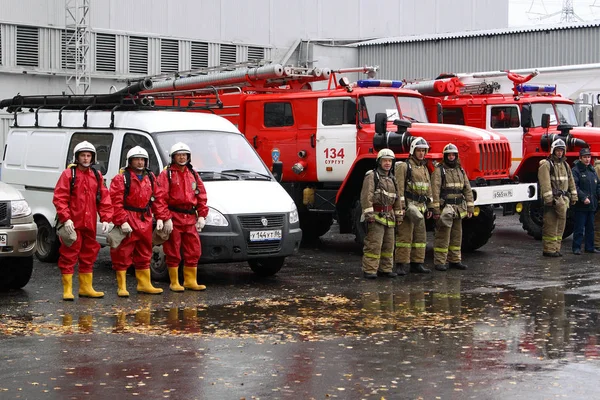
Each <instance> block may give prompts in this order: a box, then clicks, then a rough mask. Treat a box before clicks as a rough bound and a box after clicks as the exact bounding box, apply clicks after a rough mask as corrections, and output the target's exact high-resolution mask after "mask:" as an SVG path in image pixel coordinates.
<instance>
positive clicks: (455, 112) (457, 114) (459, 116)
mask: <svg viewBox="0 0 600 400" xmlns="http://www.w3.org/2000/svg"><path fill="white" fill-rule="evenodd" d="M442 115H443V118H444V123H445V124H454V125H464V124H465V117H464V115H463V110H462V108H445V107H444V109H443V110H442Z"/></svg>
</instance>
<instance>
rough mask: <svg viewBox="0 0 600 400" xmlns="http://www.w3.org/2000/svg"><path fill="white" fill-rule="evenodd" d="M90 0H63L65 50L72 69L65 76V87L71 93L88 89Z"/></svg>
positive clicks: (83, 92)
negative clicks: (71, 72)
mask: <svg viewBox="0 0 600 400" xmlns="http://www.w3.org/2000/svg"><path fill="white" fill-rule="evenodd" d="M89 15H90V0H65V28H66V29H65V35H66V38H65V40H64V42H63V43H64V46H65V51H64V53H63V57H66V59H67V62H68V63H70V64H71V65H70V66H71V67H74V68H73V69H71V68H69V71H74V73H73V74H71V75H68V76H67V88H68V90H69V92H70V93H71V94H87V93H88V91H89V90H90V84H91V76H90V70H91V68H90V37H91V33H90V23H89Z"/></svg>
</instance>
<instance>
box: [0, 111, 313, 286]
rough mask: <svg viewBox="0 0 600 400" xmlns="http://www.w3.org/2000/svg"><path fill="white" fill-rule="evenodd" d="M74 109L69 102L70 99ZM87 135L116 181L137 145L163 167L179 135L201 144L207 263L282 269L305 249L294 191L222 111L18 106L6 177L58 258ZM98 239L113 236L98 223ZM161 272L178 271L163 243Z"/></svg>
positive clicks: (157, 274) (45, 249) (42, 252)
mask: <svg viewBox="0 0 600 400" xmlns="http://www.w3.org/2000/svg"><path fill="white" fill-rule="evenodd" d="M65 108H66V107H65ZM83 140H87V141H89V142H91V143H93V144H94V146H96V151H97V165H96V168H97V169H98V170H99V171H101V172H102V174H103V175H104V176H105V178H106V185H107V186H108V187H110V180H111V179H112V178H113V177H114V176H115V175H117V174H118V173H119V169H120V168H121V167H123V166H124V165H125V164H126V159H125V158H126V154H127V151H129V149H131V148H132V147H133V146H142V147H143V148H144V149H146V150H147V151H148V154H149V158H150V166H149V168H150V169H151V170H152V171H153V172H154V173H155V174H156V175H158V174H159V173H160V171H162V169H163V168H164V167H165V166H166V165H167V164H168V162H169V155H168V152H169V149H170V148H171V145H173V144H174V143H177V142H184V143H186V144H188V145H189V146H190V148H191V150H192V165H193V166H194V168H195V169H196V170H197V171H198V172H199V174H200V177H201V178H202V180H203V181H204V184H205V186H206V191H207V195H208V206H209V210H210V211H209V213H208V217H207V218H206V227H205V228H204V229H203V230H202V232H201V233H200V238H201V243H202V257H201V259H200V263H217V262H235V261H248V263H249V265H250V268H251V269H252V270H253V271H254V272H255V273H257V274H258V275H262V276H268V275H273V274H275V273H277V272H278V271H279V270H280V269H281V267H282V266H283V263H284V259H285V257H287V256H289V255H291V254H293V253H295V252H296V251H297V249H298V248H299V245H300V241H301V238H302V231H301V230H300V225H299V222H298V212H297V209H296V206H295V205H294V202H293V200H292V198H291V197H290V196H289V195H288V194H287V192H286V191H285V190H284V189H283V188H282V187H281V185H280V184H279V183H278V182H277V181H276V180H275V178H274V177H273V175H272V174H271V172H270V171H269V170H268V168H267V167H266V166H265V164H264V163H263V162H262V160H261V159H260V157H259V156H258V155H257V154H256V152H255V151H254V149H253V148H252V146H250V144H249V143H248V142H247V141H246V139H245V137H244V136H243V135H242V134H241V133H240V132H239V131H238V130H237V128H236V127H235V126H234V125H233V124H231V123H230V122H229V121H227V120H226V119H224V118H221V117H218V116H216V115H211V114H204V113H196V112H179V111H164V110H151V111H139V110H138V111H67V110H62V111H60V110H44V109H43V107H40V108H38V109H37V110H36V111H33V110H30V111H25V112H17V113H16V114H15V120H14V121H13V126H12V127H11V128H10V130H9V132H8V136H7V139H6V145H5V148H4V162H3V165H2V174H1V176H2V180H3V181H4V182H7V183H10V184H12V185H14V186H15V187H17V188H19V189H20V190H21V192H22V193H23V195H24V197H25V199H26V200H27V201H28V203H29V205H30V207H31V209H32V211H33V216H34V220H35V222H36V223H37V226H38V247H37V250H36V255H37V257H38V258H39V259H40V260H42V261H47V262H54V261H56V260H57V259H58V247H59V241H58V239H57V236H56V233H55V229H54V225H55V216H56V211H55V209H54V206H53V204H52V196H53V190H54V186H55V185H56V182H57V180H58V178H59V176H60V174H61V172H62V171H63V170H64V169H65V168H66V166H67V165H68V164H69V163H71V161H72V158H73V148H74V147H75V145H76V144H77V143H79V142H81V141H83ZM98 241H99V242H100V243H101V244H103V245H105V244H106V238H105V237H104V236H103V235H102V233H101V230H100V229H98ZM154 250H155V251H154V256H153V260H152V264H151V268H152V277H153V279H163V278H166V277H167V276H168V271H167V268H166V265H165V262H164V254H163V253H162V249H161V248H160V247H158V246H157V247H155V249H154Z"/></svg>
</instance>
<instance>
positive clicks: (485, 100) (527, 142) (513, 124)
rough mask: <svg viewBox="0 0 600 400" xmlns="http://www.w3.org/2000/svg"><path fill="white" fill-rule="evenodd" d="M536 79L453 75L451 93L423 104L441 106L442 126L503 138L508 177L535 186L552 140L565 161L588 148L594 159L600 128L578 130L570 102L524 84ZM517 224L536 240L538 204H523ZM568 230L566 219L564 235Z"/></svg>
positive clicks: (546, 88)
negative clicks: (561, 147)
mask: <svg viewBox="0 0 600 400" xmlns="http://www.w3.org/2000/svg"><path fill="white" fill-rule="evenodd" d="M536 75H537V73H536V72H534V73H531V74H530V75H528V76H521V75H516V74H512V73H510V72H508V71H503V72H497V73H488V74H483V73H480V74H462V75H461V74H458V75H455V76H453V77H452V78H450V79H453V80H454V88H455V89H453V90H452V92H448V91H445V92H444V91H440V92H437V93H433V92H429V93H428V96H429V97H426V103H427V104H429V105H430V106H431V104H441V105H442V108H443V112H442V115H443V117H442V118H443V123H447V124H459V125H466V126H472V127H477V128H482V129H485V130H487V131H488V132H493V133H497V134H502V135H504V136H505V137H506V138H507V139H508V140H509V142H510V147H511V151H512V159H511V169H510V171H511V176H512V177H513V178H515V179H517V180H518V181H519V182H526V183H527V182H529V183H533V182H537V170H538V167H539V162H540V160H542V159H544V158H546V157H547V156H548V154H549V149H550V144H551V143H552V141H553V140H555V139H557V138H561V139H563V140H564V141H565V143H566V144H567V153H566V156H567V158H568V159H569V162H573V161H574V160H576V159H577V158H578V156H579V150H580V148H582V147H588V146H589V147H590V150H591V152H592V155H593V156H594V157H598V156H600V129H598V128H587V127H581V126H578V122H577V113H576V110H575V103H574V102H573V101H571V100H570V99H567V98H564V97H562V96H560V95H558V94H557V92H556V85H549V84H539V85H538V84H530V83H528V82H529V80H532V79H533V78H534V77H535V76H536ZM536 79H537V78H536ZM421 84H422V83H421ZM544 116H546V117H545V118H544ZM545 121H547V122H545ZM520 221H521V223H522V225H523V229H525V230H526V231H527V233H528V234H529V235H531V236H533V237H534V238H536V239H541V237H542V230H541V227H542V222H543V208H542V204H541V202H528V203H524V204H523V210H522V212H521V214H520ZM572 231H573V223H572V221H571V218H569V219H568V221H567V226H566V228H565V233H564V237H567V236H569V235H570V234H571V233H572Z"/></svg>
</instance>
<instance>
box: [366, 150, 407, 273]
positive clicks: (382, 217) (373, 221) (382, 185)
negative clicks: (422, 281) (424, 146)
mask: <svg viewBox="0 0 600 400" xmlns="http://www.w3.org/2000/svg"><path fill="white" fill-rule="evenodd" d="M393 163H394V152H393V151H392V150H390V149H382V150H380V151H379V153H378V154H377V167H376V168H375V170H372V171H369V172H367V173H366V175H365V179H364V181H363V186H362V190H361V193H360V204H361V207H362V210H363V212H362V218H363V219H364V220H366V221H367V224H368V228H367V236H366V237H365V245H364V248H363V258H362V269H363V275H364V277H365V278H366V279H375V278H377V275H380V276H385V277H388V278H395V277H396V276H397V275H396V273H395V272H394V227H395V226H396V222H399V221H401V220H402V215H403V204H402V201H401V199H400V196H399V195H398V189H397V185H396V182H395V179H394V175H392V173H391V169H392V165H393Z"/></svg>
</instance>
